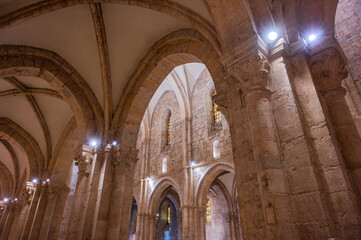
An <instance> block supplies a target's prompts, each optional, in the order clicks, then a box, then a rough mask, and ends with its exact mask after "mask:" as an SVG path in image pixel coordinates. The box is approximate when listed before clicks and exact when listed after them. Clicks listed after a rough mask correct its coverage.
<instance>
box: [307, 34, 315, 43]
mask: <svg viewBox="0 0 361 240" xmlns="http://www.w3.org/2000/svg"><path fill="white" fill-rule="evenodd" d="M316 38H317V35H316V34H314V33H312V34H311V35H310V36H308V41H310V42H313V41H315V40H316Z"/></svg>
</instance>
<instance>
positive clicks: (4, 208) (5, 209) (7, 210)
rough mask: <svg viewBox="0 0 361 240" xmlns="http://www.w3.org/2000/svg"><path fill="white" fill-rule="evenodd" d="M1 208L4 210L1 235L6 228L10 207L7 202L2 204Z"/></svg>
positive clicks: (0, 222)
mask: <svg viewBox="0 0 361 240" xmlns="http://www.w3.org/2000/svg"><path fill="white" fill-rule="evenodd" d="M1 208H2V209H1V210H2V215H1V220H0V236H1V234H2V232H3V230H4V226H5V223H6V219H7V216H8V214H9V210H10V207H8V206H7V205H6V204H4V205H2V206H1Z"/></svg>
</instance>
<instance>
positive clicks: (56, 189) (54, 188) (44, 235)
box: [39, 182, 69, 240]
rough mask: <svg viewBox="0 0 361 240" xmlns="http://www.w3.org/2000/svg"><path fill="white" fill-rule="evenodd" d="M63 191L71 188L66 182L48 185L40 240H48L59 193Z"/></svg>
mask: <svg viewBox="0 0 361 240" xmlns="http://www.w3.org/2000/svg"><path fill="white" fill-rule="evenodd" d="M61 191H69V188H68V187H67V186H66V185H65V184H64V183H56V182H51V183H49V184H48V186H47V201H46V207H45V212H44V217H43V222H42V224H41V228H40V233H39V240H47V239H48V234H49V231H50V225H51V222H52V219H53V213H54V209H55V206H56V203H57V200H58V195H59V194H60V193H61Z"/></svg>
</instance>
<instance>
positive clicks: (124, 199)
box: [107, 145, 138, 239]
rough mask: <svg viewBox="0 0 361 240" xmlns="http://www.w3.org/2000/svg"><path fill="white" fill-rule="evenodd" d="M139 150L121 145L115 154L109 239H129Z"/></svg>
mask: <svg viewBox="0 0 361 240" xmlns="http://www.w3.org/2000/svg"><path fill="white" fill-rule="evenodd" d="M137 156H138V150H136V149H132V148H130V147H127V146H124V145H120V146H119V147H118V149H117V150H116V151H115V152H114V153H113V157H114V173H113V185H112V194H111V204H110V210H109V215H108V228H107V239H128V233H129V222H130V206H131V202H132V195H133V180H134V179H133V178H134V171H135V166H136V162H137V160H138V159H137Z"/></svg>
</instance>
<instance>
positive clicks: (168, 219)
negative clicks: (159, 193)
mask: <svg viewBox="0 0 361 240" xmlns="http://www.w3.org/2000/svg"><path fill="white" fill-rule="evenodd" d="M167 214H168V215H167V216H168V217H167V221H168V223H170V206H168V213H167Z"/></svg>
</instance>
